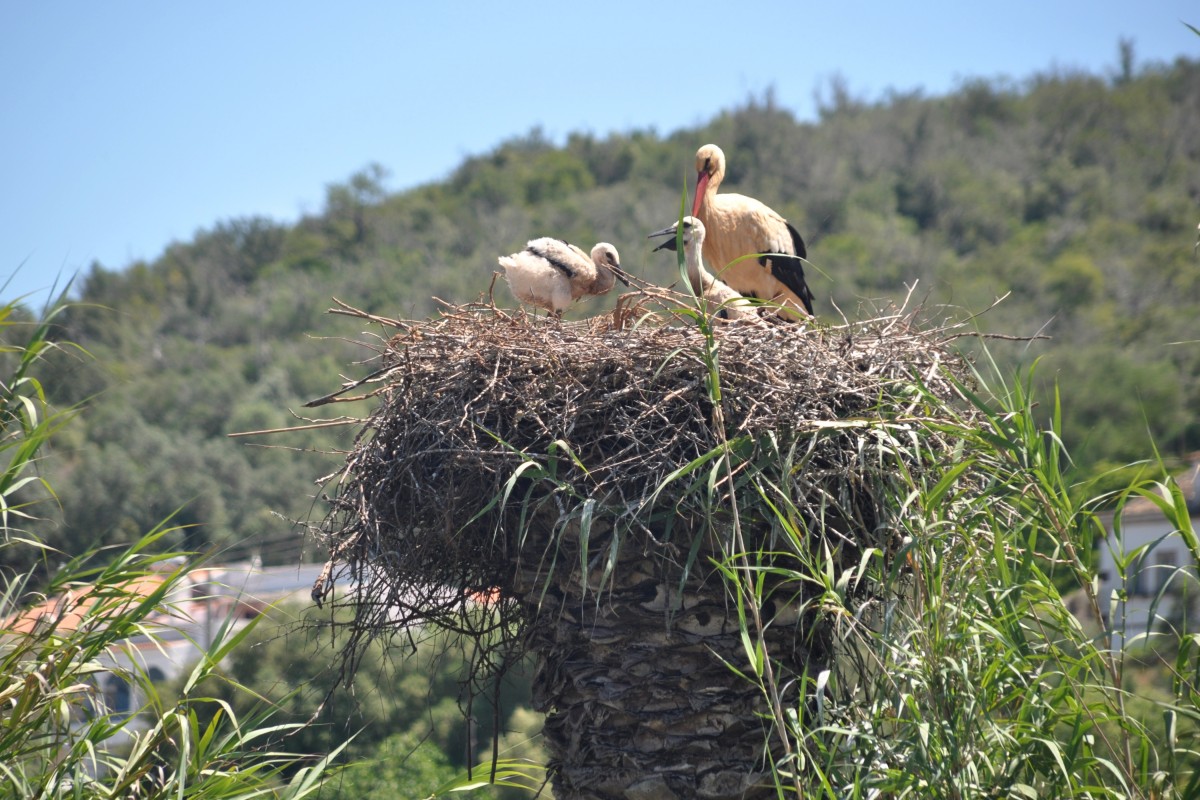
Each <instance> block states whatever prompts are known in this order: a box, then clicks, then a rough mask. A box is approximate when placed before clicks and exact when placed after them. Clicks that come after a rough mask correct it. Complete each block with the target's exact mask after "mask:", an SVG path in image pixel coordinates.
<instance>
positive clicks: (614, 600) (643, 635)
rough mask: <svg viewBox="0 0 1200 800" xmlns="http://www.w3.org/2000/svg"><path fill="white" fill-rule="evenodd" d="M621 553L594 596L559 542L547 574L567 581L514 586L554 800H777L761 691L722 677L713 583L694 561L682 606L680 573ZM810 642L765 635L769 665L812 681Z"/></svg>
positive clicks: (778, 628)
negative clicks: (522, 611) (523, 613)
mask: <svg viewBox="0 0 1200 800" xmlns="http://www.w3.org/2000/svg"><path fill="white" fill-rule="evenodd" d="M568 533H569V532H568ZM623 545H624V546H623V547H622V548H621V550H620V555H619V557H618V560H617V564H616V568H615V569H614V570H612V573H611V577H610V579H609V582H608V583H606V584H605V585H604V586H600V585H598V584H599V583H600V581H601V578H602V576H601V574H600V570H599V569H598V568H597V569H593V570H592V571H591V574H590V575H589V581H588V584H589V585H588V589H587V590H586V592H585V591H584V586H583V580H582V578H581V575H580V569H579V567H578V565H579V564H580V560H579V553H578V542H577V540H576V539H575V538H574V537H571V536H570V535H566V536H563V537H562V538H561V539H560V542H559V544H558V547H559V552H558V554H557V559H556V561H557V563H558V564H559V565H560V566H561V565H562V564H575V565H577V566H576V568H575V569H574V570H567V569H560V570H558V571H557V572H555V573H551V574H547V573H545V572H539V571H536V570H530V571H528V572H519V573H518V580H517V582H516V584H517V587H518V591H520V592H522V594H523V600H524V602H525V603H526V604H527V607H528V609H529V613H530V615H531V616H535V618H536V621H535V622H534V624H533V625H532V626H531V633H530V639H529V645H530V647H531V649H532V650H533V651H534V652H535V653H536V654H537V658H538V670H537V673H536V675H535V677H534V683H533V699H534V704H535V707H536V708H537V709H538V710H539V711H542V712H544V713H545V714H546V715H547V716H546V724H545V729H544V743H545V747H546V749H547V751H548V753H549V755H550V760H549V764H548V766H549V768H550V770H551V774H552V781H553V784H552V785H553V789H554V795H555V797H557V798H560V799H565V798H571V799H572V800H576V799H578V800H610V799H612V800H616V799H618V798H619V799H620V800H642V799H643V798H645V799H646V800H649V799H650V798H655V799H656V800H670V799H671V798H706V799H707V800H720V799H723V798H731V799H732V798H757V797H775V796H776V790H775V788H774V783H773V781H772V776H771V768H770V764H771V761H772V760H773V759H777V758H778V757H779V756H780V753H779V752H778V751H777V750H776V749H775V748H772V746H771V744H772V743H773V742H775V741H778V737H777V736H774V735H773V732H772V730H771V727H770V719H771V714H770V710H769V708H768V707H767V703H766V700H765V698H764V696H763V693H762V691H761V690H760V689H759V688H758V687H757V686H756V685H755V684H753V683H752V682H751V681H749V680H747V679H746V678H744V677H742V676H739V675H737V674H736V673H735V672H734V671H733V669H731V668H730V665H732V666H735V667H737V668H738V669H739V670H742V671H744V672H748V662H747V655H746V652H745V649H744V646H743V644H742V636H741V632H740V629H739V623H738V617H737V614H736V610H735V608H736V607H735V605H734V604H733V603H732V602H731V601H730V599H729V596H728V593H727V589H726V587H725V584H724V582H723V580H722V579H721V577H720V576H719V575H717V574H714V573H713V572H712V571H711V568H708V567H707V566H704V565H702V564H701V561H702V559H701V560H698V561H697V565H696V570H697V572H694V573H693V575H692V577H691V578H690V579H689V580H688V582H687V583H686V585H685V586H684V588H683V591H682V593H681V592H680V587H679V578H680V575H681V574H682V568H681V567H680V566H679V565H678V564H664V562H663V560H662V558H661V557H660V556H657V555H654V554H651V555H646V553H645V551H644V549H643V548H642V547H639V546H637V545H636V544H635V543H633V542H624V543H623ZM608 546H609V541H607V537H597V535H596V532H595V531H593V532H592V535H591V537H590V542H589V549H590V552H591V553H593V554H595V553H601V554H607V552H608ZM701 569H703V570H704V571H705V572H707V575H706V576H702V575H700V574H698V571H699V570H701ZM780 621H781V620H780ZM812 634H813V632H812V631H811V630H810V631H804V630H803V629H802V627H801V626H799V625H797V624H796V623H795V622H793V623H792V624H791V625H785V624H778V625H773V626H770V627H769V628H768V631H767V648H768V652H770V653H771V655H772V657H773V658H774V659H776V663H777V664H779V665H781V666H782V668H783V670H784V671H785V672H788V673H791V674H790V675H789V676H787V677H794V676H795V675H797V674H799V672H800V671H801V670H802V669H803V668H804V667H805V665H807V666H808V668H809V670H810V671H812V672H813V674H815V670H816V669H819V668H821V666H822V665H823V664H824V662H825V660H826V654H827V653H828V652H829V647H828V646H827V642H826V639H827V636H828V634H827V633H819V634H818V635H815V636H814V635H812ZM782 682H783V681H781V683H782ZM789 683H791V685H792V687H793V696H792V697H790V698H788V700H789V702H796V701H797V698H796V697H795V696H794V687H795V686H796V685H797V684H796V682H794V681H789Z"/></svg>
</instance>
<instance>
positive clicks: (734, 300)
mask: <svg viewBox="0 0 1200 800" xmlns="http://www.w3.org/2000/svg"><path fill="white" fill-rule="evenodd" d="M679 225H680V223H678V222H676V223H675V224H674V225H672V226H671V227H669V228H663V229H662V230H661V231H655V232H654V233H652V234H650V238H653V237H655V236H670V237H671V238H669V239H667V240H666V241H665V242H663V243H662V244H660V245H659V246H658V247H656V248H654V251H655V252H658V251H659V250H663V249H667V250H674V249H675V237H676V233H677V232H678V230H679ZM703 247H704V223H703V222H701V221H700V220H698V219H696V218H695V217H684V218H683V259H684V263H685V264H686V265H687V275H688V283H690V284H691V285H692V291H693V292H694V293H695V294H696V296H698V297H703V298H704V299H705V301H707V302H708V303H711V304H713V305H714V306H716V307H717V308H718V309H719V310H717V311H715V312H714V313H715V314H716V316H718V317H724V318H725V319H743V318H748V317H753V316H755V313H754V305H753V304H752V303H751V302H750V301H749V300H747V299H746V298H745V297H744V296H742V295H741V294H740V293H738V292H737V290H735V289H733V288H732V287H730V286H729V284H727V283H725V281H723V280H720V279H719V278H717V277H716V276H714V275H713V274H712V273H711V272H709V271H708V270H707V269H705V268H704V260H703V258H702V257H701V252H700V251H701V249H702V248H703Z"/></svg>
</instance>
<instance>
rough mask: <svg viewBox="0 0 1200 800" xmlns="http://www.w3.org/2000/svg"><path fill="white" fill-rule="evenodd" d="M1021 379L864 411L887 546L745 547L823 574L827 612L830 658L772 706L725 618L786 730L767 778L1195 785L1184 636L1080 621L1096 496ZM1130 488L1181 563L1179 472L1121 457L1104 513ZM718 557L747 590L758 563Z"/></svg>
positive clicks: (837, 787) (898, 786)
mask: <svg viewBox="0 0 1200 800" xmlns="http://www.w3.org/2000/svg"><path fill="white" fill-rule="evenodd" d="M1036 386H1037V382H1036V381H1035V380H1034V375H1033V372H1032V371H1030V372H1029V373H1028V374H1027V375H1026V376H1025V378H1024V379H1022V380H1020V381H1018V382H1016V383H1013V384H1011V385H1006V384H1004V383H1003V382H1001V381H999V380H997V379H993V380H991V381H983V379H982V378H981V381H980V388H979V389H976V390H972V389H969V388H968V387H965V386H964V387H961V393H962V399H963V401H964V404H963V406H962V408H961V409H960V410H958V411H956V410H955V409H954V407H952V406H949V405H947V404H946V403H945V402H944V401H942V400H939V399H937V398H935V397H934V396H933V395H932V394H921V395H919V396H918V398H916V399H915V402H914V405H913V406H912V407H911V408H910V409H908V412H909V414H908V415H906V418H907V419H910V420H917V419H923V420H927V422H925V423H924V424H923V425H918V426H916V427H915V428H909V430H908V432H904V431H903V429H901V428H898V427H897V428H894V429H893V428H890V427H889V426H887V425H886V424H881V425H879V427H878V429H877V430H876V435H877V436H879V437H883V438H884V439H885V440H886V441H888V442H889V443H890V445H891V447H892V448H893V449H894V452H895V453H896V454H897V456H898V457H897V459H896V460H895V462H894V464H892V465H891V466H892V468H893V469H894V470H895V473H896V476H897V477H898V478H899V479H901V480H900V482H899V483H898V485H897V486H896V491H895V494H894V496H893V498H892V501H891V502H892V503H893V504H894V506H895V513H894V514H893V515H891V516H890V517H888V519H889V520H890V521H891V524H898V525H900V526H901V527H900V529H899V530H898V531H897V533H898V535H900V536H902V537H903V539H904V541H905V542H906V546H905V548H904V550H903V551H902V552H901V559H900V560H898V561H896V562H892V561H889V560H888V559H886V558H885V557H884V554H883V553H881V552H878V551H875V552H869V551H868V552H866V553H864V555H863V558H862V559H861V561H859V562H858V564H857V565H855V566H852V567H849V568H847V567H846V565H844V564H842V565H841V566H839V564H838V562H837V559H836V556H835V554H833V553H831V552H830V551H829V550H828V549H827V548H821V547H816V546H812V545H811V544H809V540H808V538H807V537H802V536H801V537H797V538H796V539H795V540H794V541H793V542H792V543H790V544H789V546H787V547H784V548H781V549H780V551H778V552H775V553H773V554H771V555H769V556H768V554H759V555H758V557H757V559H754V558H752V559H751V560H750V561H751V562H752V563H753V562H754V561H758V562H768V561H769V562H771V563H772V566H771V568H770V572H771V575H772V577H773V578H774V579H779V578H780V577H782V578H784V579H787V580H790V581H792V582H793V583H795V584H797V585H803V584H808V585H812V584H816V585H824V586H826V587H827V588H826V592H825V594H824V595H823V597H822V599H821V602H820V613H821V614H822V615H823V616H825V617H826V618H828V619H831V620H833V622H834V624H835V625H836V626H837V629H838V657H837V659H836V662H835V664H834V666H833V667H832V668H831V669H829V670H826V671H823V672H821V673H819V674H815V675H809V676H808V679H807V683H808V688H807V691H806V692H805V695H804V700H803V701H802V702H801V703H799V704H796V705H794V706H791V707H781V706H780V705H779V704H778V701H777V700H775V698H776V697H777V694H776V693H775V691H773V689H772V688H771V686H770V684H769V680H768V676H769V671H768V670H767V668H766V666H767V665H768V664H769V663H770V661H769V656H770V654H769V653H762V652H760V651H759V650H758V649H756V648H755V647H753V646H752V643H753V642H754V641H758V638H757V636H756V634H755V630H756V628H755V626H754V625H753V624H751V620H752V616H751V615H750V614H747V615H746V616H745V617H744V619H743V627H744V628H745V629H746V632H747V642H748V644H747V663H748V665H749V667H750V668H749V669H745V668H742V669H741V674H742V675H743V676H744V677H746V678H747V679H749V680H753V681H755V682H757V683H759V684H760V686H761V689H762V691H763V693H764V696H765V697H767V698H768V699H769V700H771V701H772V705H773V708H775V709H776V715H777V718H779V717H783V718H785V720H786V721H785V722H784V723H783V724H782V725H781V726H780V727H782V728H783V729H784V730H785V731H786V735H787V736H788V737H789V738H790V740H791V741H792V743H793V746H794V755H792V756H789V757H786V758H784V759H782V760H781V761H780V762H779V763H777V764H776V768H777V771H778V772H777V779H778V781H779V785H780V786H781V788H783V789H787V788H795V789H796V790H797V791H799V787H801V786H803V787H805V788H804V790H803V792H802V794H803V796H805V797H818V796H820V797H830V798H835V797H837V798H841V797H863V796H876V795H880V796H886V797H905V796H916V797H932V798H973V797H979V798H982V797H1013V798H1017V797H1029V798H1033V797H1113V798H1126V797H1147V798H1149V797H1158V798H1166V797H1192V796H1194V795H1195V792H1196V791H1197V789H1198V788H1200V769H1198V768H1200V750H1198V749H1197V745H1198V744H1200V725H1197V724H1196V720H1197V719H1200V695H1198V694H1197V693H1196V691H1195V677H1196V675H1197V674H1200V673H1198V672H1197V670H1198V669H1200V647H1198V646H1197V642H1200V639H1198V638H1197V637H1196V635H1195V634H1194V633H1189V632H1188V631H1187V629H1186V628H1184V629H1175V630H1171V631H1166V632H1165V633H1163V634H1161V635H1160V639H1159V641H1160V642H1165V645H1164V644H1159V645H1158V649H1157V650H1156V651H1152V652H1147V653H1144V654H1142V655H1140V656H1138V657H1137V658H1133V657H1131V656H1127V655H1126V654H1125V653H1123V652H1122V651H1120V650H1119V649H1118V650H1114V649H1112V645H1111V642H1110V640H1109V638H1108V635H1107V634H1105V633H1104V632H1103V631H1101V630H1099V628H1098V627H1097V626H1096V625H1095V623H1094V622H1093V623H1088V622H1085V621H1081V620H1086V619H1088V618H1090V619H1093V620H1095V619H1099V618H1100V616H1101V613H1100V612H1101V608H1100V606H1101V599H1100V598H1098V597H1097V596H1096V586H1097V577H1096V568H1095V565H1094V563H1093V559H1092V552H1093V545H1094V543H1095V541H1096V539H1097V538H1098V537H1100V536H1103V535H1104V528H1103V526H1102V525H1101V524H1100V522H1099V519H1098V517H1097V515H1096V509H1097V508H1099V507H1101V506H1102V505H1104V503H1105V501H1106V498H1105V497H1104V496H1101V495H1092V494H1087V493H1081V492H1080V491H1079V490H1078V487H1075V486H1073V485H1072V484H1071V482H1070V480H1069V478H1068V477H1067V475H1066V474H1065V473H1064V471H1063V467H1064V465H1065V464H1068V463H1069V458H1068V456H1067V452H1066V451H1065V449H1064V447H1063V444H1062V435H1061V431H1062V418H1063V417H1062V409H1061V408H1060V405H1059V403H1058V397H1057V395H1051V396H1050V398H1049V403H1048V405H1049V410H1050V423H1049V425H1048V426H1046V427H1043V426H1042V425H1041V424H1040V415H1039V414H1037V413H1035V409H1036V408H1037V406H1038V404H1039V402H1040V401H1039V397H1038V395H1037V393H1036V389H1035V387H1036ZM881 411H883V412H884V414H885V416H886V414H887V412H888V409H881ZM933 420H942V421H941V422H932V421H933ZM931 434H932V435H936V437H937V439H936V440H937V442H939V445H938V446H937V447H936V448H931V447H928V446H927V443H928V442H930V441H932V440H931V438H930V435H931ZM947 435H949V436H950V437H951V439H952V440H953V441H956V442H957V445H956V446H955V447H954V448H952V450H951V451H950V452H946V451H945V450H944V449H943V447H942V446H941V444H940V443H941V442H944V441H945V439H944V438H943V437H945V436H947ZM901 456H902V457H901ZM906 464H919V465H921V469H920V470H912V471H910V470H908V469H906V468H905V465H906ZM1135 496H1138V497H1147V498H1150V499H1151V500H1153V501H1154V502H1155V503H1157V504H1158V505H1159V507H1160V509H1161V510H1162V512H1163V514H1164V516H1165V517H1166V519H1167V521H1168V523H1169V524H1170V525H1172V526H1174V528H1175V529H1176V530H1177V531H1178V532H1180V535H1181V536H1182V537H1183V539H1184V541H1185V542H1186V543H1187V545H1188V548H1189V550H1190V553H1191V563H1190V564H1189V565H1188V566H1185V567H1182V568H1180V569H1181V570H1184V569H1191V570H1194V569H1195V568H1196V566H1197V565H1200V539H1198V538H1197V536H1196V534H1195V532H1194V531H1193V530H1192V523H1191V520H1190V515H1189V512H1188V509H1187V504H1186V502H1185V501H1184V498H1183V495H1182V493H1181V492H1180V491H1179V489H1178V487H1177V486H1176V485H1175V484H1174V483H1173V482H1172V481H1170V480H1169V479H1168V480H1166V481H1163V482H1153V481H1147V480H1145V478H1144V477H1143V476H1137V477H1136V479H1135V480H1134V481H1133V482H1132V483H1129V484H1127V485H1126V488H1125V489H1124V490H1123V491H1121V492H1120V493H1118V494H1117V498H1118V499H1119V501H1120V502H1119V503H1118V513H1119V510H1120V508H1121V507H1122V506H1123V505H1124V501H1125V500H1126V499H1128V498H1131V497H1135ZM785 511H786V509H781V516H780V524H781V526H783V528H784V529H785V530H787V529H789V527H790V526H789V524H788V522H789V519H790V517H788V516H787V514H786V513H784V512H785ZM1135 557H1136V554H1135V556H1134V557H1131V558H1130V559H1129V563H1132V561H1133V559H1134V558H1135ZM727 559H728V560H727V562H726V563H727V564H728V567H727V568H726V569H724V570H723V571H724V574H725V575H726V578H727V580H728V581H729V583H730V588H731V591H732V592H733V594H734V597H736V598H738V599H739V604H740V603H741V602H743V601H745V602H746V603H747V604H748V607H753V606H760V607H761V606H763V605H765V604H766V603H767V602H768V601H769V599H768V597H767V595H766V594H764V588H763V587H764V585H765V584H764V581H763V579H762V577H761V576H760V571H759V570H756V569H753V568H751V569H747V567H746V566H744V565H743V566H742V567H741V568H740V569H738V568H734V567H735V565H736V564H739V563H740V562H741V561H742V560H743V559H744V557H743V556H741V555H738V554H736V553H731V554H729V555H728V557H727ZM789 563H790V566H787V565H788V564H789ZM1127 566H1128V565H1126V566H1123V567H1121V569H1122V574H1125V569H1126V568H1127ZM764 574H765V573H764ZM1193 574H1194V573H1193ZM864 581H865V582H867V583H869V584H872V585H875V586H877V587H880V588H882V589H883V592H882V594H879V595H875V596H874V597H872V598H871V599H869V600H867V601H866V602H860V601H856V600H854V599H853V597H854V596H853V595H851V594H849V593H847V592H846V591H844V588H845V587H847V586H852V585H855V584H859V583H860V582H864ZM1180 581H1181V582H1185V578H1184V577H1182V572H1180ZM1062 587H1066V588H1067V589H1069V590H1070V591H1071V592H1072V593H1073V594H1074V595H1075V596H1076V597H1079V598H1081V599H1082V601H1083V606H1084V609H1085V610H1084V611H1083V612H1073V611H1072V610H1071V608H1070V604H1069V603H1068V601H1067V600H1066V599H1065V598H1064V592H1063V591H1062ZM1105 604H1107V601H1105ZM1113 622H1114V625H1116V626H1117V629H1118V632H1121V631H1123V624H1124V623H1123V622H1122V621H1121V620H1120V619H1118V618H1116V617H1114V618H1113ZM1154 665H1158V666H1154ZM1164 676H1165V678H1166V679H1165V680H1164ZM1164 720H1165V721H1166V724H1165V726H1164Z"/></svg>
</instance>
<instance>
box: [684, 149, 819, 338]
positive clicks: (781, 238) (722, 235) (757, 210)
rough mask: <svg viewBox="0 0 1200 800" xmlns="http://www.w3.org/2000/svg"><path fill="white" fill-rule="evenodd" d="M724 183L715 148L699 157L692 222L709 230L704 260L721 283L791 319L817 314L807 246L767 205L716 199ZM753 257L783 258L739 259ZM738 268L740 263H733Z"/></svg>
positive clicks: (740, 199) (748, 199) (722, 158)
mask: <svg viewBox="0 0 1200 800" xmlns="http://www.w3.org/2000/svg"><path fill="white" fill-rule="evenodd" d="M724 179H725V153H723V152H722V151H721V148H719V147H717V146H716V145H715V144H706V145H704V146H703V147H701V148H700V149H699V150H697V151H696V195H695V198H694V199H693V200H692V216H693V217H697V218H699V220H700V221H701V222H702V223H704V226H705V228H707V229H708V238H706V239H705V240H704V258H705V259H707V260H708V263H710V264H712V265H713V268H714V269H716V270H717V274H718V275H720V276H721V279H722V280H724V281H725V282H726V283H728V284H729V285H730V286H732V287H733V288H734V289H737V290H738V291H739V292H741V293H742V294H743V295H745V296H747V297H757V298H759V299H760V300H770V301H771V302H773V303H778V304H779V305H781V306H783V307H784V309H786V310H784V311H781V313H782V314H784V315H785V316H788V317H790V318H792V319H797V318H799V317H802V316H804V315H805V314H808V315H809V316H812V313H813V294H812V290H811V289H809V288H808V284H807V283H805V281H804V263H803V261H801V259H803V258H805V257H806V256H807V254H808V253H807V251H806V249H805V247H804V240H803V239H801V238H800V234H799V232H797V230H796V229H795V228H793V227H792V226H791V225H790V224H789V223H788V221H787V220H785V219H784V218H783V217H781V216H780V215H779V214H778V213H776V212H775V211H773V210H772V209H771V208H769V207H768V206H767V205H766V204H764V203H761V202H759V201H758V200H755V199H754V198H753V197H746V196H745V195H740V194H732V193H726V194H717V189H718V187H720V185H721V181H722V180H724ZM752 253H764V254H765V253H779V254H780V255H772V256H768V255H763V256H762V257H761V258H758V259H752V258H746V259H742V260H741V261H737V259H739V258H741V257H742V256H746V255H750V254H752ZM734 262H736V263H734Z"/></svg>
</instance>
